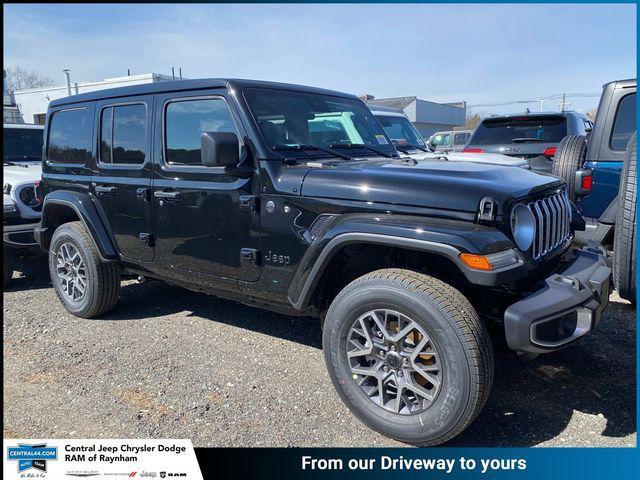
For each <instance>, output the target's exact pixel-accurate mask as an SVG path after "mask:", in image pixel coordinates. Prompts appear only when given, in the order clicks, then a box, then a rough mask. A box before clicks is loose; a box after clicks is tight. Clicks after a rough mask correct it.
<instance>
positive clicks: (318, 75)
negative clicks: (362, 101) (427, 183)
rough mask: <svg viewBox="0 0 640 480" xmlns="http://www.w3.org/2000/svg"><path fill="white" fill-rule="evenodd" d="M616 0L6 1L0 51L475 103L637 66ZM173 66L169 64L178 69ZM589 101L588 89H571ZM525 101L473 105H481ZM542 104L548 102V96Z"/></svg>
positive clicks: (102, 66)
mask: <svg viewBox="0 0 640 480" xmlns="http://www.w3.org/2000/svg"><path fill="white" fill-rule="evenodd" d="M635 9H636V7H635V5H633V4H626V5H625V4H622V5H612V4H606V5H578V4H567V5H504V4H493V5H363V4H357V5H340V6H338V5H74V4H71V5H5V6H4V61H5V67H7V66H17V65H19V66H21V67H24V68H27V69H30V70H36V71H38V72H39V73H41V74H43V75H46V76H49V77H52V78H54V79H55V80H59V81H60V83H64V77H63V74H62V73H61V70H62V69H63V68H70V69H71V76H72V81H74V82H81V81H88V80H101V79H104V78H109V77H116V76H124V75H126V74H127V68H130V69H131V72H132V73H148V72H155V73H170V72H171V66H175V67H182V72H183V76H185V77H188V78H202V77H239V78H254V79H260V80H275V81H283V82H289V83H301V84H306V85H314V86H319V87H325V88H331V89H336V90H341V91H345V92H350V93H355V94H361V93H370V94H372V95H374V96H376V97H379V98H382V97H394V96H412V95H417V96H418V97H420V98H423V99H426V100H432V101H437V102H451V101H460V100H466V101H467V102H468V103H469V104H470V105H478V104H487V103H499V102H507V101H512V100H522V99H532V98H539V97H545V96H549V95H554V94H558V93H562V92H572V93H573V92H580V93H599V92H600V90H601V87H602V84H603V83H606V82H608V81H610V80H615V79H620V78H630V77H635V75H636V10H635ZM176 71H177V69H176ZM570 101H571V106H572V107H573V108H578V109H584V110H587V109H589V108H592V107H595V106H596V105H597V98H571V99H570ZM525 106H526V105H510V106H505V107H477V111H479V112H482V113H484V114H486V113H506V112H509V111H522V110H523V109H524V108H525ZM530 107H531V108H532V110H536V109H539V108H540V107H539V104H531V105H530ZM544 107H545V110H548V109H557V101H553V102H547V103H546V104H545V105H544Z"/></svg>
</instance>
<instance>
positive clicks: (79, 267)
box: [56, 242, 87, 303]
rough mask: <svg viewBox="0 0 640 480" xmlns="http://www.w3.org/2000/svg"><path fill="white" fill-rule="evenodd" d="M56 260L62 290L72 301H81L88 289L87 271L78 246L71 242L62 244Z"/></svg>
mask: <svg viewBox="0 0 640 480" xmlns="http://www.w3.org/2000/svg"><path fill="white" fill-rule="evenodd" d="M56 262H57V263H56V275H57V277H58V281H59V282H60V287H61V290H62V292H63V293H64V294H65V296H66V297H67V298H68V299H69V300H71V301H72V302H76V303H77V302H79V301H81V300H82V299H83V298H84V295H85V293H86V290H87V271H86V268H85V265H84V262H83V260H82V256H81V255H80V252H79V251H78V249H77V248H76V246H75V245H73V244H72V243H69V242H66V243H63V244H62V245H60V247H59V248H58V251H57V252H56Z"/></svg>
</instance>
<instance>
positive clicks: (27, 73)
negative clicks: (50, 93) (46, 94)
mask: <svg viewBox="0 0 640 480" xmlns="http://www.w3.org/2000/svg"><path fill="white" fill-rule="evenodd" d="M7 84H8V85H9V90H24V89H25V88H42V87H50V86H51V85H54V84H55V82H54V81H53V79H52V78H49V77H46V76H44V75H41V74H39V73H38V72H36V71H33V70H27V69H26V68H22V67H9V68H7Z"/></svg>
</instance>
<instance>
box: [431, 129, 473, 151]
mask: <svg viewBox="0 0 640 480" xmlns="http://www.w3.org/2000/svg"><path fill="white" fill-rule="evenodd" d="M472 134H473V130H449V131H446V132H436V133H434V134H433V135H431V136H430V137H429V140H428V141H427V143H429V145H430V146H431V147H432V148H433V149H434V150H435V151H437V152H460V151H462V149H463V148H464V146H465V145H466V144H467V142H468V141H469V138H471V135H472Z"/></svg>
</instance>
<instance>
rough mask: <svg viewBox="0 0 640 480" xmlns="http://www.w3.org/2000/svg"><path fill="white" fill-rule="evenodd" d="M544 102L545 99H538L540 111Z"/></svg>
mask: <svg viewBox="0 0 640 480" xmlns="http://www.w3.org/2000/svg"><path fill="white" fill-rule="evenodd" d="M544 102H545V99H544V98H541V99H540V111H541V112H542V111H543V105H544Z"/></svg>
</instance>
